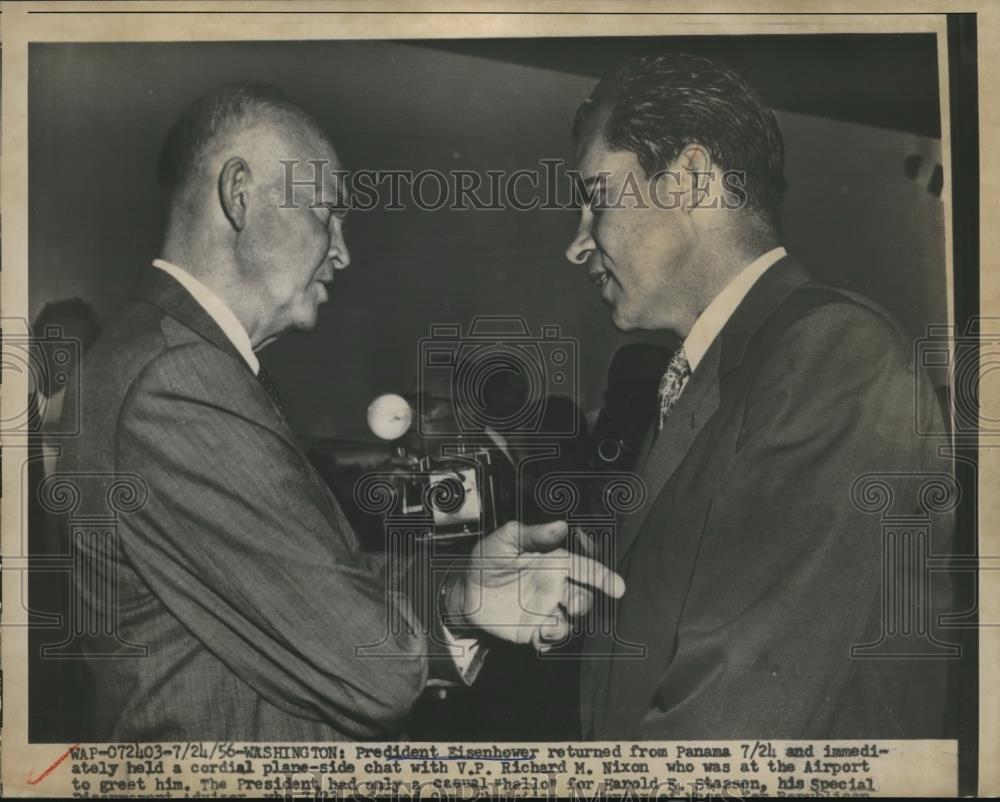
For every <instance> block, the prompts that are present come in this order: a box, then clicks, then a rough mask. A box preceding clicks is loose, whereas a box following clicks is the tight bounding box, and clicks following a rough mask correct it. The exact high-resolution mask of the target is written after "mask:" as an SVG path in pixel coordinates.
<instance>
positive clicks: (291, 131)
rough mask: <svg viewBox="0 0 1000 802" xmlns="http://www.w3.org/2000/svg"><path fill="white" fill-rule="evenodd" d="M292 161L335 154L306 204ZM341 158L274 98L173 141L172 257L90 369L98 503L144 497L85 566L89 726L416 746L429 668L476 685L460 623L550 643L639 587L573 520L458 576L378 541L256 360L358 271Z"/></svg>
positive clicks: (123, 734)
mask: <svg viewBox="0 0 1000 802" xmlns="http://www.w3.org/2000/svg"><path fill="white" fill-rule="evenodd" d="M289 160H291V161H292V162H293V163H294V164H296V165H297V166H298V167H300V168H303V169H304V170H306V171H307V172H306V174H307V175H310V174H312V175H315V174H314V173H312V171H311V170H310V169H309V168H310V167H311V166H313V165H314V164H317V163H319V164H322V165H323V167H324V170H323V172H322V176H321V180H318V181H317V184H316V186H303V185H302V184H301V183H300V182H297V183H296V184H295V185H294V191H295V197H294V198H292V199H291V202H289V200H290V199H289V198H288V197H287V195H286V187H287V184H286V181H285V176H286V174H285V166H286V164H287V162H288V161H289ZM283 162H284V164H283ZM339 167H340V164H339V161H338V158H337V154H336V152H335V151H334V149H333V146H332V144H331V143H330V141H329V139H328V138H327V137H326V136H325V135H324V134H323V132H322V131H321V130H320V128H319V126H318V125H317V124H316V122H315V121H314V120H313V119H312V118H310V117H309V116H307V115H306V114H305V113H304V112H303V111H302V110H301V109H299V108H298V107H296V106H295V105H294V104H293V103H291V101H289V100H288V99H287V98H286V97H285V96H284V95H282V94H281V93H280V92H278V91H277V90H275V89H273V88H269V87H262V86H256V85H234V86H227V87H222V88H220V89H218V90H215V91H213V92H211V93H209V94H208V95H206V96H205V97H203V98H202V99H200V100H199V101H197V102H196V103H195V104H194V105H193V106H192V107H191V108H189V109H188V110H187V111H186V112H185V113H184V114H183V115H182V116H181V118H180V119H179V120H178V122H177V123H176V124H175V126H174V127H173V129H172V130H171V132H170V134H169V135H168V137H167V141H166V144H165V146H164V149H163V156H162V159H161V164H160V180H161V184H162V188H163V190H164V195H165V207H166V209H167V219H166V232H165V236H164V242H163V246H162V249H161V252H160V258H159V259H158V260H156V261H155V262H154V263H153V265H152V266H150V267H148V268H147V269H146V270H145V272H144V274H143V275H142V278H141V281H140V283H139V285H138V287H137V289H136V290H135V292H134V293H133V295H132V297H131V298H130V300H129V301H128V302H127V303H126V305H125V307H124V309H123V310H122V312H121V313H120V315H119V316H118V317H117V318H116V319H114V320H113V321H111V322H110V323H109V324H108V326H107V328H106V329H105V331H104V333H103V335H102V337H101V338H100V340H99V341H98V343H97V344H96V345H95V347H94V349H93V350H92V352H91V354H90V355H89V358H88V360H87V362H86V364H85V365H84V370H83V373H82V397H83V400H82V412H81V414H82V423H81V436H80V438H79V439H78V441H77V442H74V443H73V446H74V452H73V454H72V456H71V459H70V465H69V468H70V470H72V471H74V472H76V473H77V474H81V475H82V476H81V482H83V484H84V486H85V489H87V490H89V493H90V495H89V497H88V498H87V499H85V500H84V502H83V503H84V504H85V505H86V506H87V508H88V509H90V510H97V511H104V506H103V504H104V503H105V500H106V499H110V498H111V497H112V496H113V495H114V494H113V493H112V492H111V483H112V482H114V481H117V480H121V481H130V482H131V483H132V487H133V489H134V494H135V495H134V496H133V497H132V498H133V499H135V500H137V502H138V501H141V502H144V503H142V504H138V503H137V504H136V506H138V507H139V509H137V510H130V511H129V512H128V513H125V514H122V515H121V519H120V522H119V526H118V535H119V537H118V540H117V543H116V544H115V546H114V548H111V549H107V548H106V546H105V545H104V544H103V542H91V541H88V546H87V548H88V549H90V550H91V553H90V554H89V556H88V557H87V558H86V559H87V561H88V564H92V565H93V566H94V568H95V569H96V570H98V571H100V572H101V574H102V575H101V576H100V577H99V580H100V581H97V582H95V581H93V580H94V576H93V574H92V572H90V571H79V572H77V574H76V576H75V578H76V581H77V586H78V593H79V595H80V597H81V599H82V601H83V605H84V612H83V620H84V621H87V622H90V625H89V626H88V631H87V633H86V635H87V638H86V649H87V653H88V655H89V656H90V657H91V658H92V659H91V660H90V661H89V662H88V668H89V669H90V671H91V674H92V675H93V680H94V688H95V693H94V698H93V699H92V700H91V701H92V710H93V714H94V722H93V724H94V728H93V731H92V732H78V733H76V734H74V735H73V736H72V737H73V738H74V739H80V738H84V737H90V738H97V739H98V740H122V741H124V740H128V741H133V740H137V741H154V740H184V741H206V740H212V741H233V740H239V741H244V740H245V741H257V740H268V741H302V740H311V741H333V740H343V739H345V738H372V737H393V736H397V735H399V734H400V733H401V732H402V731H403V729H404V728H405V725H406V720H407V716H408V714H409V712H410V709H411V707H412V706H413V704H414V703H415V701H416V700H417V698H418V696H419V695H420V693H421V691H422V690H423V688H424V686H425V683H426V682H427V680H428V675H429V673H437V674H438V675H439V676H442V677H450V678H452V679H454V680H456V681H457V680H461V679H465V680H466V681H469V680H471V676H472V675H473V674H474V670H475V666H474V665H470V664H469V660H468V657H469V653H468V651H465V652H462V651H461V649H460V647H462V643H460V642H458V641H457V640H456V639H455V638H454V637H453V636H452V634H451V633H450V632H449V631H448V630H447V629H446V628H445V627H444V624H445V621H444V620H443V619H444V617H445V616H447V617H448V618H449V620H450V621H452V622H457V623H459V624H460V625H461V626H462V629H463V632H464V633H466V634H469V635H471V636H472V637H473V638H474V637H475V636H476V634H477V633H482V632H485V633H489V634H492V635H496V636H498V637H502V638H506V639H508V640H512V641H515V642H519V643H529V642H530V643H532V644H533V645H534V646H535V647H536V648H539V649H544V648H545V647H546V642H548V641H553V640H558V639H560V638H561V637H562V636H563V635H564V634H565V632H566V630H567V628H568V623H567V617H568V616H573V615H576V614H580V613H582V612H584V611H585V610H586V609H588V607H589V605H590V602H591V594H590V591H589V590H588V587H587V584H588V583H592V584H594V585H595V586H596V587H598V588H600V589H603V590H604V591H606V592H608V593H611V594H615V595H620V594H621V592H622V587H621V583H620V580H619V578H618V577H616V576H614V575H613V573H611V572H610V571H607V570H606V569H604V568H603V567H600V566H597V565H596V564H588V563H586V562H584V561H580V560H570V559H569V555H568V553H567V552H566V551H564V550H562V549H560V548H558V546H559V543H560V542H561V540H562V539H563V538H564V536H565V532H566V530H565V524H564V523H556V524H554V525H548V526H538V527H522V528H520V529H519V527H518V526H517V525H516V524H509V525H507V526H504V527H502V528H501V529H499V530H497V531H496V532H494V533H491V534H490V535H488V536H487V537H486V538H484V539H483V541H482V543H481V549H480V550H479V552H478V553H477V555H476V556H475V557H474V558H473V560H472V563H471V564H470V565H468V566H466V567H465V568H464V569H462V568H456V569H454V570H452V571H451V572H450V573H446V574H445V576H444V577H441V576H428V575H426V571H421V570H419V568H418V569H411V567H410V566H408V565H401V564H400V565H392V564H390V565H388V566H387V565H386V560H385V559H384V558H383V557H382V556H373V555H370V554H366V553H364V552H362V550H361V548H360V546H359V543H358V539H357V538H356V536H355V534H354V533H353V531H352V530H351V527H350V525H349V523H348V522H347V520H346V518H345V517H344V515H343V513H342V512H341V510H340V507H339V505H338V503H337V501H336V500H335V499H334V497H333V496H332V494H331V493H330V492H329V490H328V489H327V488H326V486H325V484H324V483H323V481H322V480H321V479H320V477H319V475H318V474H317V472H316V471H315V470H314V469H313V468H312V467H311V465H310V463H309V460H308V459H307V457H306V455H305V453H304V452H303V450H302V448H301V447H300V446H299V444H298V442H297V441H296V438H295V436H294V434H293V433H292V431H291V429H290V428H289V426H288V424H287V422H286V421H285V419H284V414H283V411H282V409H281V405H280V402H279V401H278V400H277V396H276V395H275V393H274V390H273V387H271V385H270V383H269V382H268V381H267V379H266V376H265V375H264V374H263V373H262V371H261V368H260V365H259V363H258V360H257V355H256V352H257V351H259V350H260V349H261V348H263V347H264V346H266V345H267V344H268V343H270V342H272V341H274V340H275V339H277V338H278V337H280V336H282V335H283V334H285V333H286V332H288V331H292V330H308V329H311V328H312V327H313V326H314V325H315V323H316V317H317V312H318V308H319V306H320V305H321V304H322V303H323V302H324V301H326V299H327V293H328V289H327V287H328V285H330V284H331V282H333V280H334V275H335V273H336V271H338V270H342V269H344V268H346V267H347V265H348V264H349V261H350V257H349V254H348V249H347V244H346V242H345V240H344V235H343V228H342V226H343V219H342V217H343V211H344V209H345V207H346V204H345V202H344V201H345V200H346V199H345V198H344V197H343V196H342V195H341V196H339V197H338V196H337V194H336V193H337V192H341V193H342V192H343V188H342V187H338V186H337V183H336V175H335V174H336V173H337V171H338V170H339ZM327 193H330V194H327ZM101 478H103V479H104V485H105V486H101V485H100V483H99V482H98V483H97V485H96V486H95V481H97V480H99V479H101ZM535 552H549V554H546V555H544V557H542V558H541V559H540V558H539V555H538V554H536V553H535ZM571 576H572V577H573V578H574V579H575V580H578V581H575V582H572V583H571V582H570V577H571ZM397 578H400V579H404V580H405V584H403V583H402V582H397V581H396V580H397ZM410 587H417V588H422V589H423V591H424V592H423V593H416V594H413V593H407V592H404V588H410ZM428 589H429V591H430V592H429V593H428V592H427V591H428ZM93 622H99V623H98V624H97V625H94V624H93ZM469 646H470V648H472V644H470V645H469ZM479 654H481V652H480V653H479Z"/></svg>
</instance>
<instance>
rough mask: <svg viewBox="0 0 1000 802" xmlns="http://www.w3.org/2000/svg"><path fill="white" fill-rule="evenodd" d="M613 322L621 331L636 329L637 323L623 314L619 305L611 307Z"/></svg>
mask: <svg viewBox="0 0 1000 802" xmlns="http://www.w3.org/2000/svg"><path fill="white" fill-rule="evenodd" d="M611 322H612V324H613V325H614V327H615V328H616V329H618V331H621V332H629V331H635V329H636V325H635V323H634V322H633V321H632V320H630V319H629V318H628V317H627V316H625V315H624V314H622V312H621V310H620V309H619V308H618V307H612V308H611Z"/></svg>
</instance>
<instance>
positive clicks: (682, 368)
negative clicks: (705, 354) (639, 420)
mask: <svg viewBox="0 0 1000 802" xmlns="http://www.w3.org/2000/svg"><path fill="white" fill-rule="evenodd" d="M690 375H691V365H690V364H689V363H688V358H687V354H686V353H684V348H683V347H681V348H678V349H677V352H676V353H675V354H674V355H673V357H672V358H671V360H670V364H669V365H667V370H666V372H664V374H663V378H662V379H661V380H660V391H659V393H658V394H657V398H658V400H659V407H660V417H659V421H658V423H657V425H656V431H657V432H659V431H660V429H662V428H663V424H664V422H665V421H666V420H667V416H668V415H669V414H670V410H671V409H673V408H674V404H676V403H677V399H678V398H679V397H680V394H681V390H683V389H684V385H685V384H687V380H688V377H689V376H690Z"/></svg>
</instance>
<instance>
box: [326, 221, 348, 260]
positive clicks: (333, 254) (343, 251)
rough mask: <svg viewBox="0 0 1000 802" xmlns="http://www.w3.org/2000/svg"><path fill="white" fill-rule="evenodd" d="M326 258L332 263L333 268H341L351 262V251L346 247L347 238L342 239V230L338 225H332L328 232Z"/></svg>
mask: <svg viewBox="0 0 1000 802" xmlns="http://www.w3.org/2000/svg"><path fill="white" fill-rule="evenodd" d="M327 258H328V259H329V260H330V263H331V264H332V265H333V269H334V270H343V269H344V268H345V267H347V266H348V265H349V264H350V263H351V253H350V251H349V250H348V249H347V240H345V239H344V232H343V231H341V229H340V226H339V225H338V226H334V228H333V231H332V232H331V233H330V251H329V252H328V253H327Z"/></svg>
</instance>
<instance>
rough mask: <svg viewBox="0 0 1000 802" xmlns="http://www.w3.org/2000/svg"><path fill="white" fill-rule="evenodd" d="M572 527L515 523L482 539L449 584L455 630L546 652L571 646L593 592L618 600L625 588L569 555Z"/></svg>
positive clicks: (598, 567) (596, 565) (603, 570)
mask: <svg viewBox="0 0 1000 802" xmlns="http://www.w3.org/2000/svg"><path fill="white" fill-rule="evenodd" d="M566 535H567V526H566V523H565V522H563V521H556V522H554V523H549V524H541V525H538V526H528V525H524V524H519V523H517V522H516V521H512V522H510V523H508V524H505V525H504V526H501V527H500V528H499V529H497V530H496V531H494V532H492V533H490V534H489V535H487V536H486V537H485V538H483V539H482V540H481V541H479V543H478V544H477V545H476V547H475V548H474V549H473V552H472V554H471V555H470V557H469V561H468V562H467V563H465V564H464V565H463V566H462V568H461V569H460V570H457V571H456V572H455V573H454V574H453V575H452V576H451V577H450V578H449V586H448V587H447V588H446V592H445V613H446V617H447V619H448V625H449V626H454V624H455V622H457V623H458V624H459V626H461V627H472V628H475V629H478V630H480V631H482V632H486V633H489V634H490V635H494V636H496V637H498V638H502V639H504V640H508V641H513V642H514V643H530V644H532V645H533V646H534V647H535V649H537V650H538V651H540V652H544V651H547V650H548V649H550V648H552V646H554V645H556V644H558V643H561V642H562V641H564V640H566V639H567V638H568V636H569V633H570V619H572V618H575V617H578V616H581V615H584V614H586V613H587V612H588V611H589V610H590V608H591V606H592V605H593V601H594V591H599V592H601V593H604V594H606V595H608V596H610V597H612V598H616V599H617V598H620V597H621V596H622V594H623V593H624V592H625V581H624V580H623V579H622V578H621V577H620V576H619V575H618V574H616V573H615V572H614V571H612V570H611V569H610V568H607V567H606V566H604V565H602V564H601V563H600V562H598V561H596V560H593V559H591V558H590V557H586V556H583V555H581V554H572V553H570V552H569V551H567V550H566V549H565V548H562V546H561V544H563V543H564V542H565V540H566Z"/></svg>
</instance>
